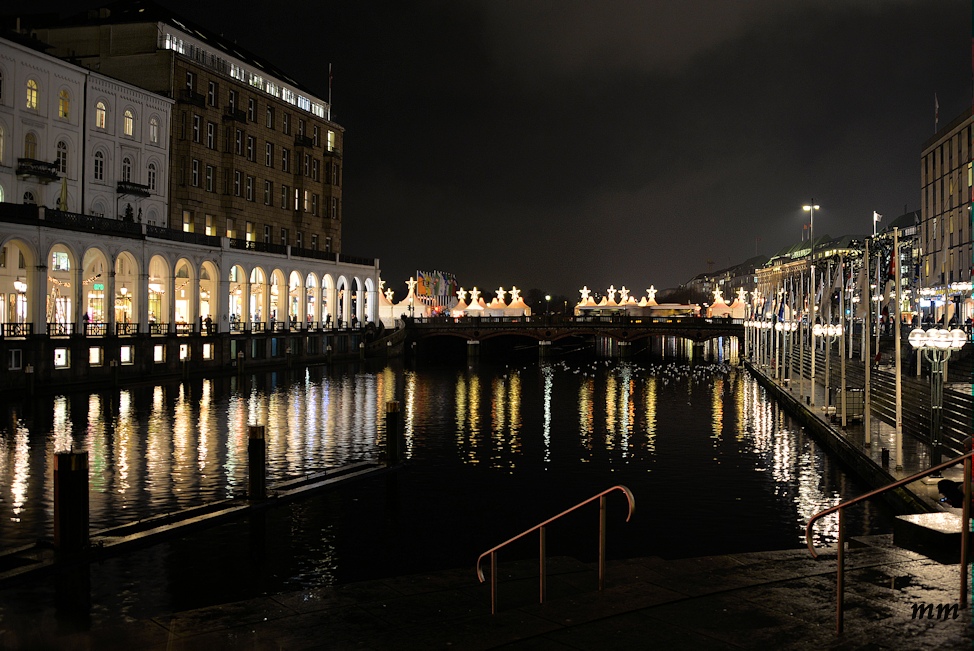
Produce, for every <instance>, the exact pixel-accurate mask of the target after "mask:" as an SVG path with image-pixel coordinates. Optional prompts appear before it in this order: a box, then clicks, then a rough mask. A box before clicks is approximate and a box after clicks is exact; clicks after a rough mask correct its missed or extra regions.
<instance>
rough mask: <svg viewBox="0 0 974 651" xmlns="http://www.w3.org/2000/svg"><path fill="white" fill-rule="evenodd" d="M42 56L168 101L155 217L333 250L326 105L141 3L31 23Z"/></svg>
mask: <svg viewBox="0 0 974 651" xmlns="http://www.w3.org/2000/svg"><path fill="white" fill-rule="evenodd" d="M33 34H34V35H35V36H36V37H37V38H38V39H40V40H41V41H44V42H46V43H49V44H51V45H52V46H53V48H54V49H53V50H52V53H53V54H55V55H58V56H63V57H70V58H71V60H73V61H78V62H79V63H80V64H81V65H83V66H85V67H87V68H91V69H94V70H98V71H100V72H102V73H104V74H108V75H110V76H112V77H115V78H119V79H123V80H126V81H128V82H131V83H134V84H138V85H139V86H141V87H143V88H145V89H147V90H150V91H152V92H155V93H158V94H161V95H163V96H166V97H169V98H171V99H173V100H174V101H175V107H174V109H173V120H172V128H171V130H170V133H169V137H170V148H171V159H170V164H171V165H170V173H169V178H168V188H169V214H168V219H167V222H168V223H167V225H168V226H169V227H170V228H175V229H180V230H183V231H185V232H193V233H202V234H206V235H224V236H227V237H230V238H234V239H244V240H247V241H253V242H262V243H265V244H270V243H273V244H280V245H283V246H294V247H297V248H304V249H309V250H312V251H324V252H336V253H337V252H340V251H341V244H342V242H341V232H342V229H341V224H342V193H341V188H342V182H343V179H342V174H343V169H342V150H343V139H344V130H343V129H342V127H341V126H339V125H338V124H336V123H335V122H333V121H331V120H330V119H329V117H330V107H329V105H328V103H327V102H326V101H325V100H323V99H321V98H319V97H317V96H315V95H314V94H313V93H312V92H310V91H309V90H308V89H306V88H305V87H303V86H302V85H300V84H299V83H298V82H297V81H295V80H293V79H291V78H290V77H289V76H287V75H286V74H285V73H283V72H281V71H280V70H278V69H277V68H275V67H274V66H273V65H271V64H269V63H268V62H266V61H263V60H261V59H260V58H258V57H256V56H254V55H252V54H250V53H248V52H246V51H245V50H244V49H243V48H240V47H239V46H238V45H236V44H235V43H233V42H231V41H229V40H227V39H224V38H223V37H221V36H219V35H217V34H215V33H212V32H210V31H208V30H206V29H204V28H202V27H197V26H194V25H191V24H190V23H189V22H188V21H185V20H183V19H182V18H179V17H177V16H175V15H173V14H171V13H170V12H168V11H167V10H165V9H163V8H162V7H159V6H158V5H155V4H153V3H151V2H144V1H140V0H134V1H126V2H118V3H114V4H112V5H109V6H107V7H104V8H102V9H100V10H98V11H95V12H89V13H86V14H84V15H80V16H77V17H75V18H74V19H69V20H66V21H60V22H58V23H57V24H55V25H47V26H35V27H34V29H33Z"/></svg>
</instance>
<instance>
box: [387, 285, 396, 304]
mask: <svg viewBox="0 0 974 651" xmlns="http://www.w3.org/2000/svg"><path fill="white" fill-rule="evenodd" d="M394 293H395V292H393V291H392V287H390V288H389V289H387V290H386V300H387V301H389V302H390V303H391V302H392V295H393V294H394Z"/></svg>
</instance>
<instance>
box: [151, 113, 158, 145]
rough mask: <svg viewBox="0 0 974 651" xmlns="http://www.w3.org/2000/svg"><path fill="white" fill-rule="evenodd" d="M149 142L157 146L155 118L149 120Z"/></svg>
mask: <svg viewBox="0 0 974 651" xmlns="http://www.w3.org/2000/svg"><path fill="white" fill-rule="evenodd" d="M149 142H151V143H152V144H153V145H158V144H159V118H157V117H155V116H153V117H151V118H149Z"/></svg>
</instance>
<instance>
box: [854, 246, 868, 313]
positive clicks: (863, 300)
mask: <svg viewBox="0 0 974 651" xmlns="http://www.w3.org/2000/svg"><path fill="white" fill-rule="evenodd" d="M856 284H857V285H859V304H858V305H856V317H857V318H859V319H865V318H866V316H867V315H868V314H869V264H868V261H866V260H863V262H862V268H861V269H860V270H859V277H858V278H857V279H856Z"/></svg>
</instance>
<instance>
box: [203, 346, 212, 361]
mask: <svg viewBox="0 0 974 651" xmlns="http://www.w3.org/2000/svg"><path fill="white" fill-rule="evenodd" d="M213 348H214V346H213V344H203V359H213Z"/></svg>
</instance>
